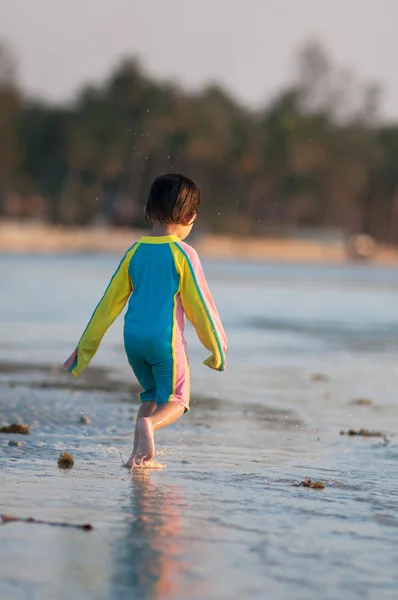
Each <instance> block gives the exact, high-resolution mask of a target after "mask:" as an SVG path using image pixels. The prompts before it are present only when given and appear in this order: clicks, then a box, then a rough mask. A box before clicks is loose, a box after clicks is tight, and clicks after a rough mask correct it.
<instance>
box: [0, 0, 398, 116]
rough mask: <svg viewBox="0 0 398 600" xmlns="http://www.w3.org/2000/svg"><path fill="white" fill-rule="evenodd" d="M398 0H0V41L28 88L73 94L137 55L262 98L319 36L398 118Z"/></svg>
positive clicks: (165, 69)
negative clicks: (373, 84) (377, 89)
mask: <svg viewBox="0 0 398 600" xmlns="http://www.w3.org/2000/svg"><path fill="white" fill-rule="evenodd" d="M397 23H398V0H11V1H10V0H0V39H2V40H5V41H6V42H8V43H9V44H10V45H11V46H12V47H13V49H14V51H15V52H16V54H17V57H18V60H19V80H20V84H21V86H22V88H23V89H24V90H25V91H26V92H27V93H28V94H29V95H31V96H39V97H42V98H45V99H47V100H49V101H53V102H54V101H55V102H65V101H69V100H71V99H72V98H73V97H74V96H75V95H76V93H77V91H78V90H79V88H80V87H81V86H82V85H83V84H84V83H87V82H96V81H101V80H103V79H104V78H105V77H106V76H107V75H108V74H109V73H110V71H111V70H112V69H113V68H114V67H115V65H116V64H117V63H118V61H119V60H120V59H121V58H123V57H126V56H136V57H139V58H140V59H141V61H142V64H143V66H144V68H145V69H146V71H147V72H148V73H149V74H150V75H153V76H156V77H158V78H161V79H164V80H166V79H173V80H175V81H177V82H178V83H180V84H181V85H182V86H184V87H186V88H188V89H193V90H195V89H198V88H200V87H201V86H202V85H204V84H206V83H209V82H218V83H221V84H222V85H223V86H225V87H226V89H227V90H228V91H229V92H230V93H231V94H232V95H233V96H235V97H236V99H237V100H238V101H240V102H241V103H243V104H246V105H249V106H260V105H264V104H266V103H267V102H269V101H270V99H271V98H272V97H273V96H274V95H275V94H276V93H277V92H278V91H279V90H280V89H281V88H282V87H283V86H285V85H286V84H287V83H288V82H289V81H290V80H291V79H292V77H293V76H294V73H295V57H297V53H298V49H299V48H300V47H301V46H302V45H303V44H304V43H305V42H306V41H308V40H309V39H316V40H318V41H319V42H320V43H321V44H322V45H323V46H324V47H325V48H326V49H327V50H328V52H329V53H330V55H331V57H332V59H333V61H335V62H336V63H337V64H339V65H340V66H342V67H348V68H350V69H352V70H353V72H354V73H355V74H356V76H357V78H358V80H360V81H362V82H376V83H378V84H380V85H381V87H382V90H383V94H382V103H381V116H382V117H383V118H385V119H389V120H390V119H395V120H398V65H397V62H398V60H397V59H398V35H397V33H396V27H397V25H396V24H397Z"/></svg>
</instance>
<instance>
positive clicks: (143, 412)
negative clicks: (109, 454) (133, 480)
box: [125, 401, 156, 469]
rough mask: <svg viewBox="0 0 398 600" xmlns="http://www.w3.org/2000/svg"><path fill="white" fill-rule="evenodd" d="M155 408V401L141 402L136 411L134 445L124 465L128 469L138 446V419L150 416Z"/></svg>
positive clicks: (131, 464)
mask: <svg viewBox="0 0 398 600" xmlns="http://www.w3.org/2000/svg"><path fill="white" fill-rule="evenodd" d="M155 409H156V402H150V401H149V402H142V403H141V406H140V408H139V409H138V413H137V419H136V421H135V431H134V446H133V451H132V453H131V456H130V458H129V459H128V461H127V462H126V464H125V466H126V467H127V468H128V469H131V467H132V466H133V464H134V457H135V455H136V453H137V448H138V439H139V433H138V421H139V420H140V419H142V418H143V417H144V418H145V417H150V416H151V414H152V413H153V412H154V410H155Z"/></svg>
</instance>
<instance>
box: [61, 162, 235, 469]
mask: <svg viewBox="0 0 398 600" xmlns="http://www.w3.org/2000/svg"><path fill="white" fill-rule="evenodd" d="M199 205H200V191H199V189H198V187H197V186H196V184H195V183H194V182H193V181H192V180H191V179H189V178H188V177H185V176H184V175H178V174H170V175H162V176H160V177H158V178H157V179H155V181H154V182H153V184H152V186H151V189H150V191H149V197H148V200H147V204H146V209H145V216H146V219H147V221H148V222H150V223H151V224H152V227H153V231H152V235H150V236H144V237H143V238H141V239H140V240H139V241H138V242H136V243H135V244H134V245H133V246H132V247H131V248H130V249H129V250H128V251H127V253H126V254H125V256H124V257H123V259H122V261H121V263H120V264H119V267H118V268H117V270H116V272H115V273H114V275H113V277H112V279H111V281H110V283H109V285H108V287H107V288H106V290H105V293H104V295H103V297H102V299H101V301H100V303H99V304H98V306H97V308H96V309H95V311H94V313H93V315H92V317H91V319H90V321H89V323H88V325H87V327H86V329H85V331H84V333H83V335H82V337H81V338H80V341H79V344H78V346H77V348H76V350H74V352H73V353H72V355H71V356H70V357H69V358H68V360H67V361H66V362H65V364H64V367H65V368H67V369H68V370H69V371H70V372H71V373H73V375H75V376H76V377H77V376H79V375H80V374H81V373H82V372H83V371H84V369H85V368H86V367H87V366H88V364H89V363H90V361H91V359H92V358H93V356H94V354H95V353H96V351H97V349H98V346H99V344H100V342H101V340H102V338H103V336H104V334H105V332H106V331H107V329H108V328H109V327H110V326H111V324H112V323H113V322H114V320H115V319H116V318H117V316H118V315H119V314H120V313H121V311H122V310H123V308H124V306H125V304H126V302H127V300H128V299H129V298H130V301H129V304H128V309H127V312H126V316H125V324H124V347H125V350H126V354H127V358H128V361H129V363H130V366H131V368H132V369H133V371H134V373H135V375H136V377H137V379H138V381H139V383H140V385H141V386H142V388H143V392H142V394H141V406H140V408H139V410H138V415H137V421H136V427H135V435H134V447H133V451H132V454H131V457H130V459H129V460H128V461H127V463H126V467H128V468H133V467H135V466H140V465H145V463H146V462H148V461H150V460H151V459H152V458H153V456H154V454H155V444H154V431H156V430H157V429H161V428H162V427H165V426H167V425H170V424H171V423H174V422H175V421H176V420H177V419H179V417H181V415H182V414H183V413H184V412H185V411H187V410H188V409H189V396H190V374H189V362H188V357H187V354H186V350H185V346H186V342H185V339H184V327H185V315H186V316H187V317H188V319H189V320H190V321H191V323H192V324H193V326H194V327H195V329H196V333H197V334H198V337H199V339H200V341H201V342H202V344H203V345H204V346H205V347H206V348H207V349H208V350H209V352H210V353H211V356H209V358H207V359H206V361H205V363H204V364H206V365H207V366H208V367H210V368H211V369H215V370H217V371H223V370H224V369H225V353H226V349H227V340H226V336H225V332H224V329H223V326H222V324H221V320H220V317H219V315H218V312H217V309H216V306H215V304H214V301H213V299H212V297H211V294H210V291H209V288H208V286H207V283H206V280H205V277H204V275H203V271H202V267H201V264H200V261H199V258H198V255H197V253H196V252H195V250H194V249H193V248H191V246H188V244H185V243H184V242H183V240H184V239H185V238H186V237H187V236H188V235H189V233H190V232H191V229H192V226H193V224H194V222H195V220H196V217H197V213H198V209H199Z"/></svg>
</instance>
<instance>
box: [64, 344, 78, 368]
mask: <svg viewBox="0 0 398 600" xmlns="http://www.w3.org/2000/svg"><path fill="white" fill-rule="evenodd" d="M76 362H77V348H76V349H75V350H73V352H72V354H71V355H70V357H69V358H68V360H66V361H65V362H64V364H63V366H64V368H65V369H67V370H68V371H70V370H71V368H72V367H73V365H74V364H75V363H76Z"/></svg>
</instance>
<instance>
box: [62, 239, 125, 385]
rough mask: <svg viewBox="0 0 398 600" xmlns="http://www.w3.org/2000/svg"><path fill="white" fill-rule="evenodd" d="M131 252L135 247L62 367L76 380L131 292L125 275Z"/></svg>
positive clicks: (122, 264) (120, 265)
mask: <svg viewBox="0 0 398 600" xmlns="http://www.w3.org/2000/svg"><path fill="white" fill-rule="evenodd" d="M133 253H134V246H133V249H130V250H129V251H128V252H127V253H126V255H125V256H124V257H123V259H122V261H121V262H120V264H119V266H118V268H117V269H116V271H115V273H114V274H113V277H112V279H111V281H110V282H109V285H108V287H107V288H106V290H105V293H104V295H103V296H102V298H101V300H100V302H99V304H98V305H97V307H96V309H95V311H94V313H93V315H92V317H91V319H90V321H89V323H88V325H87V327H86V329H85V330H84V332H83V335H82V337H81V338H80V341H79V343H78V345H77V348H76V349H75V350H74V351H73V352H72V354H71V356H70V357H69V358H68V360H67V361H66V362H65V363H64V367H65V368H66V369H68V371H70V372H71V373H72V374H73V375H75V377H78V376H79V375H80V374H81V373H82V372H83V371H84V370H85V369H86V368H87V367H88V365H89V363H90V361H91V360H92V358H93V357H94V355H95V353H96V352H97V350H98V347H99V345H100V343H101V340H102V338H103V337H104V335H105V333H106V331H107V330H108V329H109V327H110V326H111V325H112V323H113V322H114V321H115V319H116V318H117V317H118V316H119V314H120V313H121V312H122V310H123V308H124V307H125V305H126V302H127V300H128V298H129V296H130V294H131V293H132V291H133V286H132V282H131V279H130V276H129V273H128V267H129V262H130V258H131V256H132V254H133Z"/></svg>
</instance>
